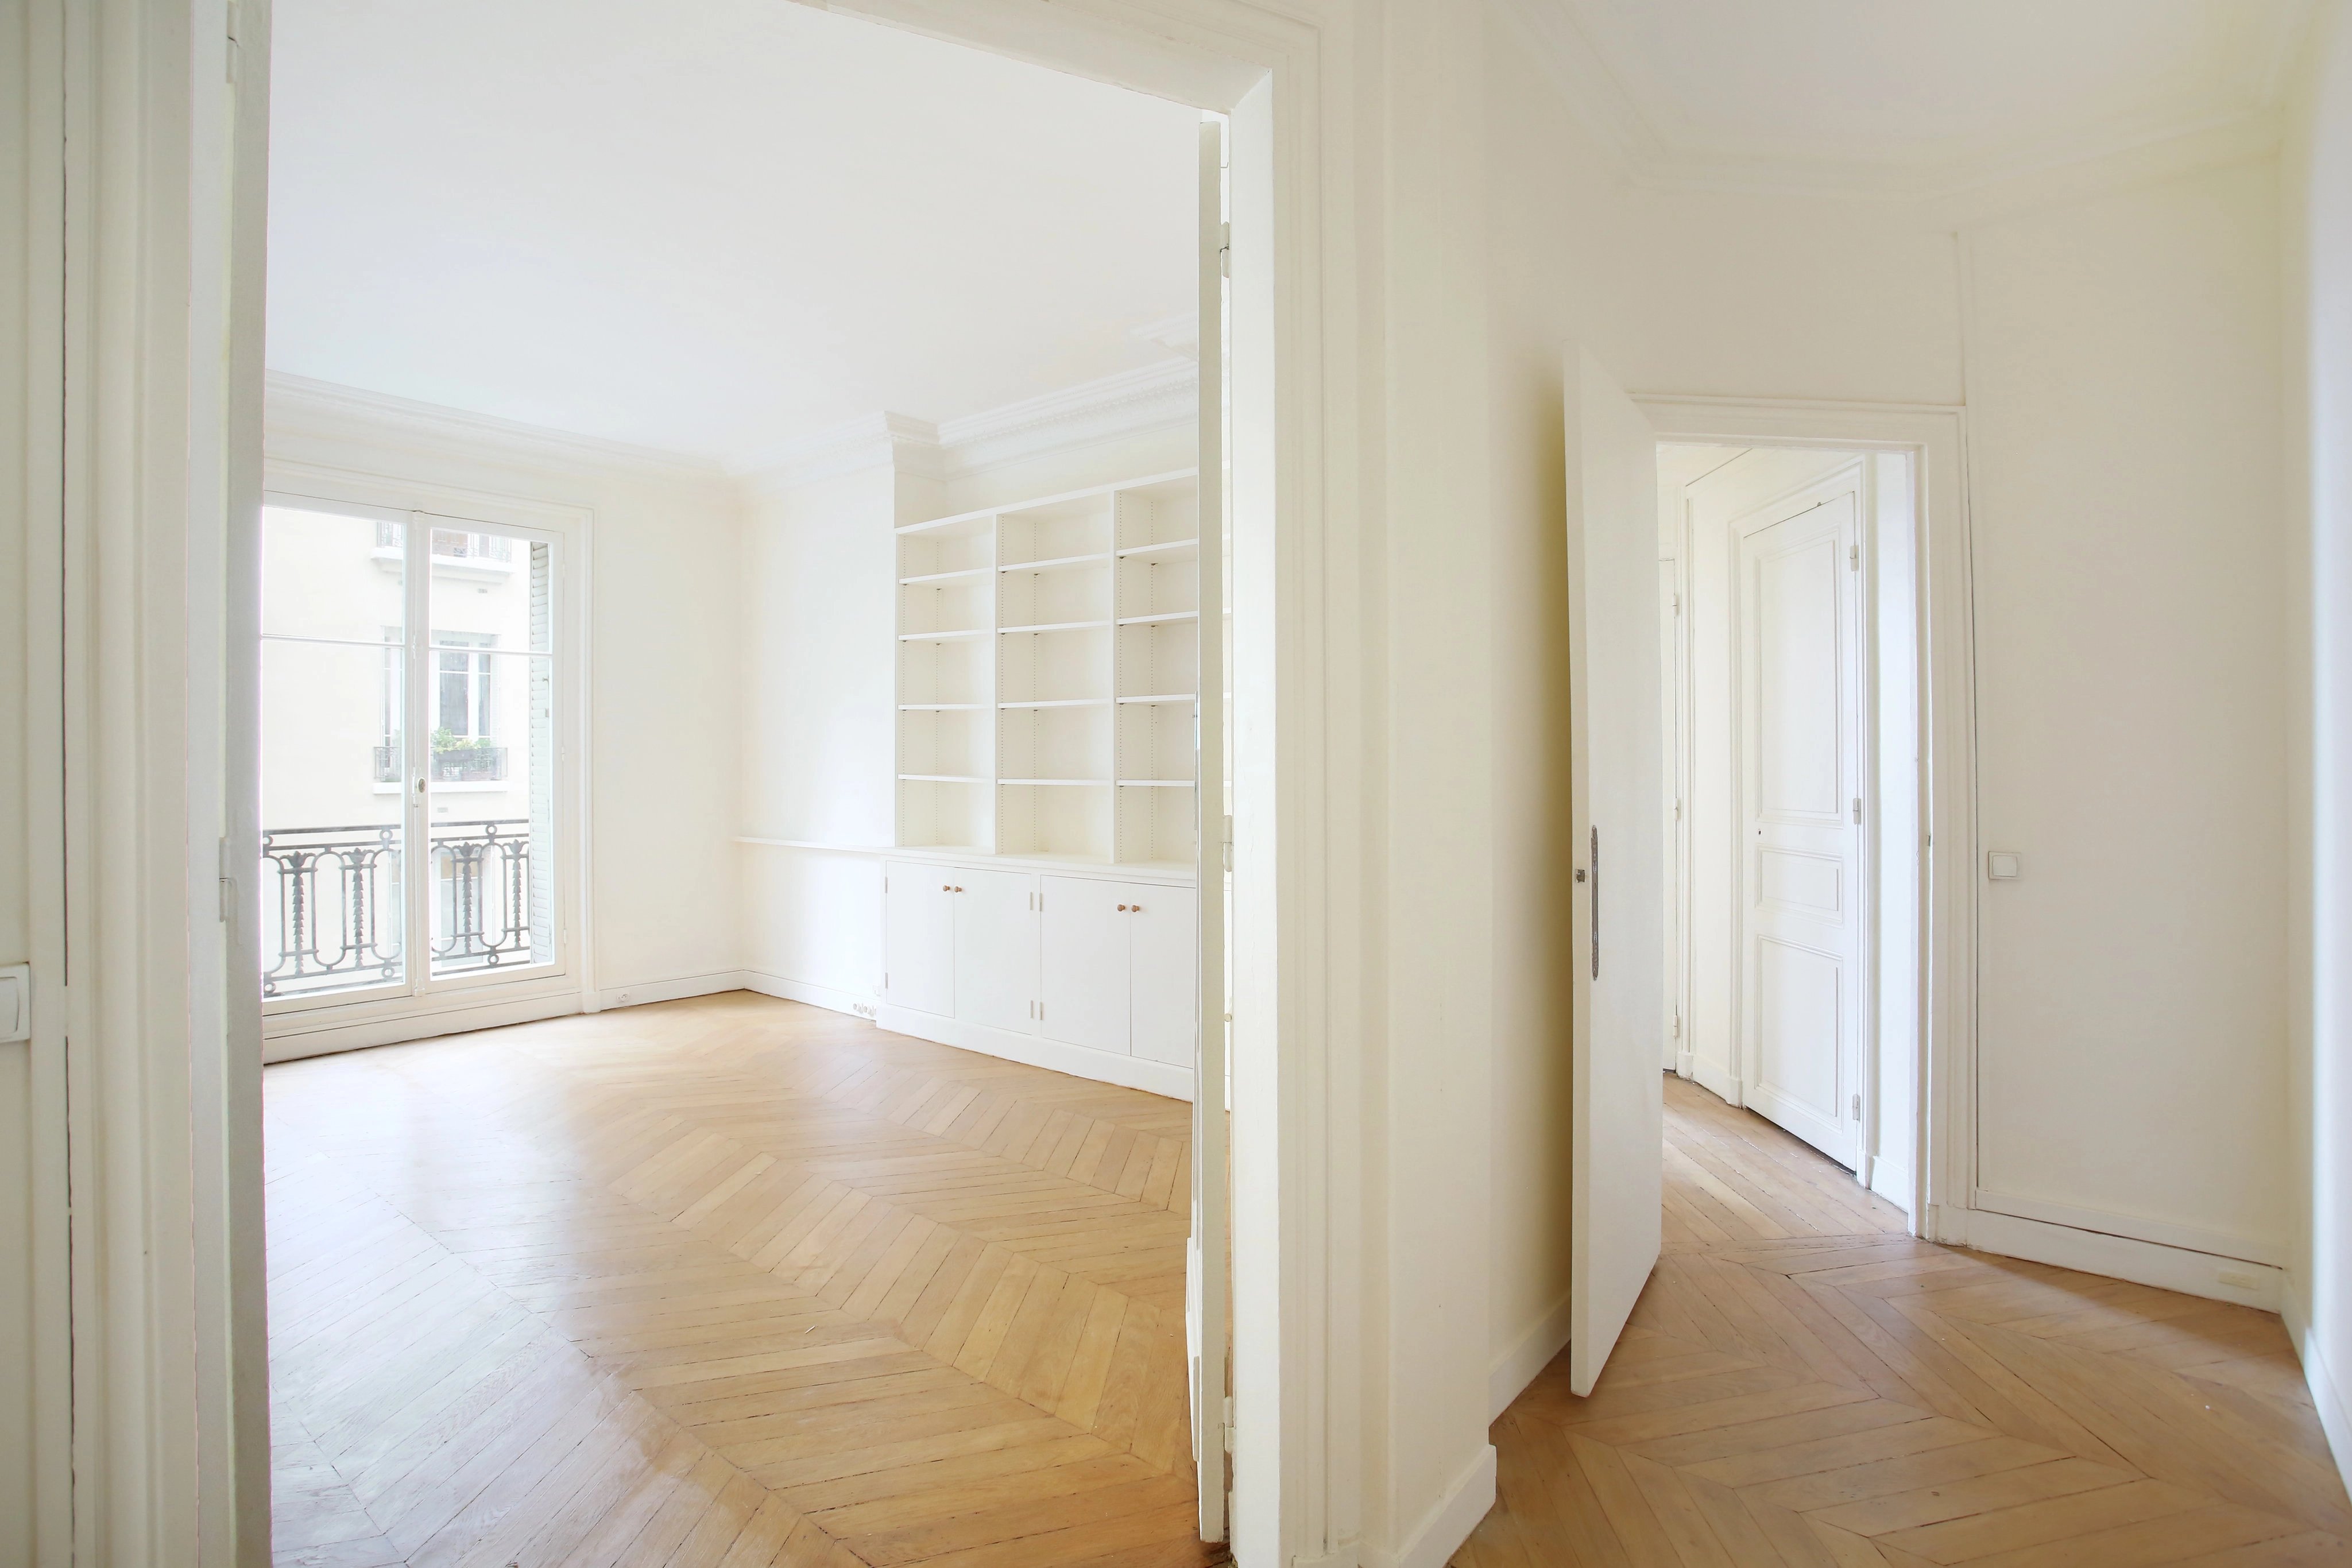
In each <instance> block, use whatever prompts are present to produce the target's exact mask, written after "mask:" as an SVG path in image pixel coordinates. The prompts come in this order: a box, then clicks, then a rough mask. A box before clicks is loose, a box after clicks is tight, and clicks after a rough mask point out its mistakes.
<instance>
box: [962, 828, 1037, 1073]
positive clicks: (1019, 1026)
mask: <svg viewBox="0 0 2352 1568" xmlns="http://www.w3.org/2000/svg"><path fill="white" fill-rule="evenodd" d="M948 880H949V882H950V884H951V885H952V886H953V887H954V888H955V894H954V903H955V1016H956V1017H958V1018H960V1019H963V1020H964V1021H965V1022H966V1023H977V1024H986V1025H987V1026H988V1027H989V1028H991V1029H1009V1030H1014V1031H1015V1032H1017V1033H1020V1034H1029V1033H1033V1032H1034V1030H1036V1028H1037V1020H1036V1017H1035V1013H1036V1007H1035V1003H1036V1000H1037V911H1036V908H1035V904H1036V891H1037V879H1036V878H1035V877H1034V876H1031V875H1029V874H1028V873H1025V872H1017V871H979V870H974V869H971V868H969V867H965V866H958V867H956V868H955V873H954V874H953V875H952V876H950V878H949V879H948Z"/></svg>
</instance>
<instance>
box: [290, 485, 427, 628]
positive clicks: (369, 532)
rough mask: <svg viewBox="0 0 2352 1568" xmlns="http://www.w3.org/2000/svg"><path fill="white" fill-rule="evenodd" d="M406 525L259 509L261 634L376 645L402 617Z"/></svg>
mask: <svg viewBox="0 0 2352 1568" xmlns="http://www.w3.org/2000/svg"><path fill="white" fill-rule="evenodd" d="M401 533H402V529H401V525H400V524H398V523H396V522H392V521H389V520H385V519H380V518H376V517H346V516H343V515H342V514H341V513H336V512H315V511H309V510H305V509H302V508H299V507H263V508H262V509H261V632H262V635H263V636H265V637H333V638H339V639H342V640H345V641H352V640H356V641H359V642H362V643H373V642H375V641H376V640H377V639H379V638H381V637H382V636H383V634H384V628H386V627H387V626H388V627H391V628H393V635H394V638H395V640H396V639H397V637H398V635H399V628H400V624H401V622H402V620H403V618H404V613H405V612H404V603H405V601H404V598H403V589H402V583H403V581H404V577H405V573H404V570H403V569H402V567H403V558H402V552H401Z"/></svg>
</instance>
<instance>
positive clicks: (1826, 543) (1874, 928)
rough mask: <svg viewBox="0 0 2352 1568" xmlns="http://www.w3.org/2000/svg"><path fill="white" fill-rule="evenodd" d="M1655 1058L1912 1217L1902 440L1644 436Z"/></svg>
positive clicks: (1915, 458)
mask: <svg viewBox="0 0 2352 1568" xmlns="http://www.w3.org/2000/svg"><path fill="white" fill-rule="evenodd" d="M1658 507H1659V561H1658V573H1659V576H1658V595H1659V612H1660V614H1659V624H1660V628H1661V646H1660V668H1661V671H1662V674H1663V677H1664V678H1663V681H1662V688H1663V689H1662V698H1661V700H1662V705H1663V706H1662V712H1661V728H1662V733H1663V735H1664V737H1665V739H1666V747H1665V749H1666V757H1665V767H1664V778H1665V791H1666V800H1665V802H1664V811H1663V813H1662V816H1663V821H1664V824H1665V834H1666V842H1665V843H1664V864H1665V867H1666V872H1667V881H1668V887H1667V895H1666V900H1665V932H1664V941H1665V950H1666V956H1667V962H1666V982H1665V983H1666V990H1667V995H1666V997H1665V999H1664V1000H1665V1015H1664V1016H1665V1018H1666V1019H1667V1030H1666V1031H1665V1039H1664V1042H1663V1049H1662V1058H1661V1061H1660V1065H1661V1067H1662V1068H1663V1069H1664V1071H1668V1072H1672V1073H1675V1074H1676V1075H1678V1076H1679V1077H1682V1078H1684V1079H1686V1080H1690V1081H1693V1082H1696V1083H1697V1084H1699V1085H1700V1086H1702V1087H1704V1088H1705V1089H1706V1090H1708V1091H1710V1092H1713V1093H1714V1094H1716V1095H1717V1096H1718V1097H1719V1098H1721V1099H1722V1100H1724V1101H1725V1102H1726V1103H1728V1104H1730V1105H1733V1106H1735V1107H1745V1108H1747V1109H1748V1110H1750V1111H1752V1112H1754V1113H1757V1114H1759V1115H1760V1116H1763V1117H1764V1118H1766V1119H1767V1120H1769V1121H1771V1122H1773V1123H1775V1124H1778V1125H1779V1126H1780V1127H1781V1128H1783V1129H1784V1130H1786V1131H1788V1132H1789V1133H1791V1134H1794V1135H1796V1136H1797V1137H1799V1138H1801V1139H1802V1140H1803V1141H1804V1142H1805V1143H1807V1144H1810V1145H1812V1146H1813V1147H1814V1148H1815V1149H1817V1150H1819V1151H1821V1152H1822V1154H1824V1155H1827V1156H1828V1157H1829V1158H1830V1159H1832V1160H1833V1161H1835V1162H1836V1163H1837V1164H1838V1165H1840V1166H1843V1167H1844V1168H1845V1169H1846V1170H1848V1171H1850V1172H1852V1173H1853V1175H1854V1177H1855V1179H1856V1180H1857V1181H1859V1182H1860V1183H1861V1184H1862V1185H1864V1186H1867V1187H1869V1188H1870V1189H1871V1190H1873V1191H1874V1192H1876V1193H1878V1194H1879V1195H1880V1196H1882V1197H1886V1198H1888V1199H1889V1200H1891V1201H1893V1202H1895V1204H1897V1205H1898V1206H1900V1207H1902V1208H1903V1209H1904V1210H1905V1211H1906V1213H1908V1214H1910V1215H1911V1216H1912V1217H1913V1223H1914V1226H1915V1228H1916V1227H1917V1225H1918V1224H1919V1220H1920V1210H1921V1202H1920V1192H1921V1188H1922V1183H1923V1177H1924V1175H1925V1171H1924V1164H1925V1162H1924V1160H1923V1157H1922V1155H1923V1148H1922V1139H1921V1136H1920V1129H1921V1127H1922V1124H1923V1117H1922V1096H1923V1090H1924V1089H1925V1087H1926V1081H1925V1078H1924V1075H1923V1073H1922V1071H1921V1064H1922V1062H1923V1061H1924V1059H1925V1046H1926V1043H1927V1041H1926V1038H1925V1035H1924V1033H1923V1025H1924V1022H1925V1020H1926V1018H1927V1007H1926V997H1925V993H1924V990H1923V982H1924V980H1925V978H1926V975H1927V970H1926V967H1925V966H1924V964H1923V962H1922V958H1923V954H1924V952H1925V950H1926V948H1925V942H1926V936H1927V932H1926V926H1925V919H1926V914H1927V904H1926V894H1927V838H1926V832H1925V829H1926V819H1925V817H1924V815H1923V806H1924V804H1925V801H1926V799H1927V797H1926V794H1925V776H1926V775H1925V760H1926V757H1927V753H1926V751H1925V749H1924V747H1925V741H1926V738H1927V730H1926V727H1925V725H1924V723H1923V721H1924V719H1925V717H1926V709H1925V706H1924V705H1923V700H1922V691H1923V685H1922V676H1923V674H1924V667H1923V662H1922V659H1921V654H1920V650H1921V648H1922V646H1923V643H1922V637H1921V632H1922V630H1923V622H1922V604H1923V600H1922V598H1921V593H1920V587H1921V575H1920V565H1921V561H1920V553H1919V548H1918V546H1919V523H1920V519H1921V511H1922V507H1921V491H1920V454H1919V452H1918V451H1917V450H1916V448H1897V449H1894V450H1889V449H1886V448H1885V447H1884V446H1881V445H1871V446H1860V445H1857V446H1853V447H1846V446H1838V445H1832V444H1823V443H1813V444H1786V443H1785V442H1784V443H1780V444H1775V443H1769V442H1755V441H1706V442H1701V441H1674V440H1665V441H1662V443H1661V444H1660V446H1659V458H1658Z"/></svg>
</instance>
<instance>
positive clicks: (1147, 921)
mask: <svg viewBox="0 0 2352 1568" xmlns="http://www.w3.org/2000/svg"><path fill="white" fill-rule="evenodd" d="M1119 891H1120V892H1121V893H1123V894H1126V895H1127V896H1126V898H1125V900H1124V902H1125V903H1126V904H1127V921H1128V964H1129V975H1130V979H1129V986H1128V990H1129V1000H1128V1018H1129V1024H1128V1029H1129V1040H1130V1042H1131V1043H1130V1045H1129V1051H1131V1052H1132V1053H1133V1054H1135V1055H1137V1056H1145V1057H1150V1059H1151V1060H1152V1061H1164V1062H1167V1063H1168V1064H1169V1065H1170V1066H1171V1067H1190V1066H1192V1046H1193V1039H1192V1036H1193V1030H1194V1027H1195V1024H1196V1021H1197V1020H1198V1019H1199V1018H1200V994H1201V976H1200V968H1199V965H1198V963H1197V961H1196V954H1197V950H1198V949H1199V947H1200V931H1199V921H1200V904H1199V901H1198V899H1197V898H1196V896H1195V895H1194V894H1193V892H1192V889H1191V888H1189V887H1140V886H1136V885H1134V884H1131V883H1130V884H1129V885H1127V886H1125V887H1122V888H1121V889H1120V890H1119ZM1114 902H1118V901H1114Z"/></svg>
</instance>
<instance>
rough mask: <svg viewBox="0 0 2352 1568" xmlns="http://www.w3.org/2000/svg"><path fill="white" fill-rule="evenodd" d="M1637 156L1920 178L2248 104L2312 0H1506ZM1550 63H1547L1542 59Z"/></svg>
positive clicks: (2012, 165) (2035, 163) (1743, 169)
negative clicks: (1563, 59) (1510, 0)
mask: <svg viewBox="0 0 2352 1568" xmlns="http://www.w3.org/2000/svg"><path fill="white" fill-rule="evenodd" d="M1514 9H1515V10H1516V11H1517V15H1518V17H1519V19H1520V20H1521V21H1522V22H1523V23H1524V24H1526V25H1527V26H1528V27H1529V28H1530V30H1531V31H1533V32H1534V33H1536V34H1537V35H1538V37H1539V38H1540V39H1541V41H1542V42H1543V43H1544V44H1546V45H1547V46H1548V47H1549V48H1550V50H1551V51H1552V52H1553V53H1554V54H1555V55H1556V56H1567V55H1573V56H1578V57H1579V58H1575V59H1570V60H1567V61H1566V62H1565V68H1566V69H1567V70H1568V72H1569V74H1570V76H1571V77H1573V78H1577V79H1578V80H1579V81H1580V83H1581V84H1582V85H1583V86H1584V87H1585V88H1586V89H1589V90H1588V91H1587V92H1586V93H1584V94H1583V95H1582V96H1584V97H1586V98H1588V99H1603V100H1605V101H1602V102H1600V103H1597V104H1594V105H1593V106H1591V107H1592V112H1593V113H1595V114H1596V115H1597V117H1598V118H1599V119H1600V120H1602V121H1603V123H1604V128H1605V129H1606V130H1607V131H1609V133H1610V134H1611V135H1612V137H1613V138H1614V139H1615V140H1616V141H1619V143H1620V144H1621V146H1622V147H1623V149H1624V150H1625V151H1626V152H1628V154H1629V155H1630V156H1631V157H1632V158H1633V161H1634V162H1635V165H1636V172H1648V173H1651V174H1654V175H1657V176H1660V177H1664V178H1669V179H1674V178H1680V179H1685V180H1691V181H1696V182H1700V183H1761V184H1779V185H1783V186H1787V185H1796V186H1819V187H1831V188H1834V187H1846V188H1853V189H1859V190H1866V191H1902V192H1917V191H1933V190H1943V189H1952V188H1959V187H1965V186H1969V185H1971V184H1976V183H1984V182H1988V181H1991V180H1995V179H2000V178H2002V177H2005V176H2007V175H2011V174H2015V173H2021V172H2029V171H2033V170H2038V169H2042V168H2045V167H2048V166H2051V165H2053V164H2063V163H2066V162H2074V161H2078V160H2083V159H2089V158H2094V157H2099V156H2103V155H2106V154H2110V153H2115V152H2120V151H2123V150H2126V149H2128V148H2133V147H2137V146H2142V145H2146V144H2147V143H2150V142H2153V141H2162V140H2165V139H2168V138H2171V137H2176V136H2180V135H2185V134H2189V133H2193V132H2199V131H2210V130H2213V129H2215V128H2217V127H2220V126H2223V125H2227V124H2230V123H2232V122H2235V121H2239V120H2247V119H2250V118H2252V117H2255V116H2259V115H2262V114H2263V113H2265V112H2266V111H2268V110H2270V109H2271V108H2272V107H2273V105H2274V104H2275V103H2276V101H2277V99H2278V98H2279V96H2280V92H2281V89H2282V85H2283V77H2284V69H2285V66H2286V63H2287V61H2288V60H2289V59H2290V58H2291V57H2292V54H2293V51H2294V47H2295V45H2296V43H2297V42H2298V40H2299V39H2300V38H2301V37H2302V35H2303V32H2304V30H2305V24H2306V18H2307V16H2308V14H2309V10H2310V0H1514ZM1556 63H1559V62H1556Z"/></svg>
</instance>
